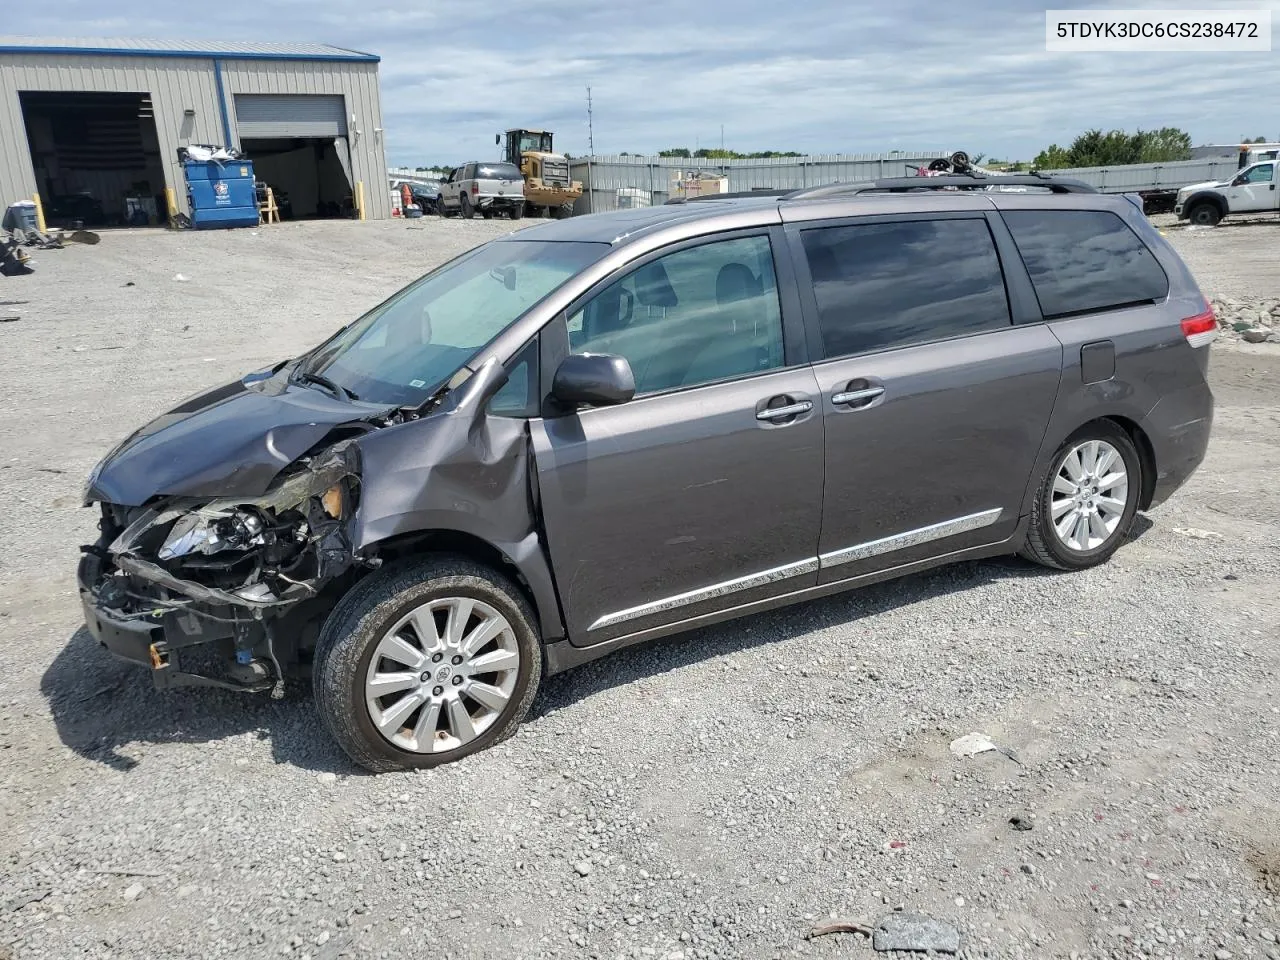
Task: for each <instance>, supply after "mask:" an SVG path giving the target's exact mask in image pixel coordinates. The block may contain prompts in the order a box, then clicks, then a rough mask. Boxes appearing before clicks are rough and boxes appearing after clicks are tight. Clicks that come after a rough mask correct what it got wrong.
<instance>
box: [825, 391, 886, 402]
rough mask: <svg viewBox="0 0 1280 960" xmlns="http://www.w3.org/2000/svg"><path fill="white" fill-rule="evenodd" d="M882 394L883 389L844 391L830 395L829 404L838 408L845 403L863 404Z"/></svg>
mask: <svg viewBox="0 0 1280 960" xmlns="http://www.w3.org/2000/svg"><path fill="white" fill-rule="evenodd" d="M883 393H884V387H864V388H863V389H861V390H844V391H841V392H840V393H833V394H832V395H831V402H832V403H834V404H835V405H836V406H838V407H843V406H844V405H845V404H847V403H865V402H867V401H868V400H874V399H875V398H876V397H878V396H880V395H881V394H883Z"/></svg>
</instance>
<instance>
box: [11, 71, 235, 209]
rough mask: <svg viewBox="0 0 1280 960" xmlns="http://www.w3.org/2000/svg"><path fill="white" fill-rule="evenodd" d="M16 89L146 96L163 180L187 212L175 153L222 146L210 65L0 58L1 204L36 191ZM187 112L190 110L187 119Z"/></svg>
mask: <svg viewBox="0 0 1280 960" xmlns="http://www.w3.org/2000/svg"><path fill="white" fill-rule="evenodd" d="M21 90H43V91H54V92H65V93H81V92H84V93H90V92H100V93H147V94H150V95H151V102H152V104H153V106H154V112H155V122H156V136H157V138H158V140H159V143H160V159H161V163H162V164H163V165H164V172H165V182H166V185H167V186H171V187H174V188H175V193H176V195H177V198H178V204H179V206H180V207H181V208H183V209H185V208H186V196H185V194H186V189H185V185H184V183H183V179H182V170H181V168H180V167H179V165H178V159H177V149H178V147H179V146H183V145H186V144H188V143H219V142H220V141H221V140H222V134H221V132H220V131H221V119H220V115H219V111H218V98H217V92H216V89H215V86H214V80H213V62H212V61H209V60H182V59H168V58H164V57H148V58H146V59H142V58H139V57H130V56H119V57H97V56H57V57H52V56H47V55H43V54H19V55H15V54H3V55H0V206H3V205H6V204H8V203H11V202H13V201H14V200H18V199H29V198H30V197H31V196H32V194H34V193H35V192H36V190H37V184H36V181H35V172H34V171H33V170H32V168H31V153H30V149H29V147H28V145H27V130H26V124H25V123H24V122H23V119H22V106H21V103H20V102H19V100H18V92H19V91H21ZM187 110H191V111H193V112H192V113H191V114H190V115H188V114H187V113H186V111H187Z"/></svg>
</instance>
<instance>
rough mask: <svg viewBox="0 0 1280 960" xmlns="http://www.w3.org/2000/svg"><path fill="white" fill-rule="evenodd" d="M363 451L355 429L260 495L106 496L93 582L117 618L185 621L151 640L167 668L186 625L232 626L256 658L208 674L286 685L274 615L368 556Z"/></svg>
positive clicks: (221, 629) (97, 596) (220, 632)
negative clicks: (357, 538)
mask: <svg viewBox="0 0 1280 960" xmlns="http://www.w3.org/2000/svg"><path fill="white" fill-rule="evenodd" d="M357 461H358V454H357V451H356V448H355V446H354V444H353V442H352V441H350V440H347V441H342V442H339V443H337V444H335V445H333V446H331V447H328V448H327V449H324V450H323V451H321V452H319V453H318V454H316V455H314V456H307V457H303V458H301V459H300V460H298V461H297V462H296V463H295V464H294V465H293V467H292V468H291V470H290V471H289V472H288V473H286V474H285V475H283V476H282V477H281V478H280V479H279V480H278V481H277V482H276V483H274V484H273V485H272V486H271V488H270V489H269V490H268V491H267V492H266V493H265V494H263V495H262V496H260V497H256V498H249V499H242V498H236V499H217V500H205V499H199V498H194V499H193V498H185V497H170V498H162V499H159V501H158V502H156V503H154V504H152V505H149V506H144V507H122V506H118V505H115V504H106V503H104V504H102V505H101V509H102V519H101V520H100V521H99V528H100V529H101V531H102V536H101V537H100V539H99V541H98V543H97V544H95V545H94V546H92V547H86V548H85V553H86V556H85V562H84V563H82V567H81V572H82V576H81V582H82V589H87V591H88V593H89V594H90V595H91V597H92V600H93V602H94V605H95V606H96V607H97V608H98V610H99V612H100V613H104V614H107V615H109V616H110V617H111V618H112V620H120V621H123V622H125V623H129V624H133V625H134V626H137V627H141V628H143V629H146V630H148V631H149V630H150V629H152V628H154V627H156V626H165V625H166V621H168V624H167V626H170V627H174V626H176V627H177V628H178V629H177V630H176V631H175V630H172V629H166V630H165V640H164V641H161V642H160V643H159V644H157V643H156V642H154V641H153V642H152V643H151V644H150V646H149V648H148V651H147V652H148V655H149V657H150V659H151V661H152V666H153V667H155V668H156V669H158V670H159V669H163V668H164V667H165V666H167V665H168V663H170V662H171V660H172V657H173V655H174V653H175V652H176V651H177V650H179V649H181V648H182V644H181V640H180V639H179V641H178V643H177V644H175V643H174V641H173V636H174V634H175V633H176V634H177V636H178V637H179V638H181V637H182V636H189V637H191V638H192V639H193V645H194V642H199V643H205V642H208V641H209V640H210V639H211V636H212V637H215V638H216V637H218V636H222V637H224V638H226V639H229V640H230V641H231V642H232V645H233V646H234V656H233V657H232V658H230V659H232V660H233V662H234V665H235V667H238V668H244V669H233V671H232V673H231V674H230V675H228V676H226V677H224V678H221V680H220V682H215V681H218V679H219V678H215V677H205V678H204V679H205V680H207V681H209V683H208V684H202V685H217V686H226V685H230V686H234V687H245V686H248V687H249V688H256V689H261V688H265V687H266V686H274V685H276V684H278V683H279V681H280V677H281V676H282V675H283V674H284V673H285V672H286V670H285V669H284V665H283V664H281V663H280V662H279V658H280V651H279V650H277V649H275V646H274V644H273V636H272V634H273V627H274V626H276V624H275V623H273V621H280V620H282V619H285V618H287V617H289V616H290V614H291V613H292V612H296V610H297V608H298V607H299V606H300V605H302V604H303V603H304V601H308V600H314V599H315V598H317V597H319V596H320V593H321V590H322V588H323V587H324V586H325V585H327V584H330V583H333V582H334V581H336V580H338V579H339V578H341V577H342V576H343V574H345V573H347V572H348V571H349V570H350V569H351V568H352V567H353V566H356V565H358V564H359V563H361V561H359V560H358V558H357V555H356V552H355V549H354V546H353V543H352V538H351V534H350V529H349V521H350V520H351V518H352V516H353V515H354V512H355V508H356V506H357V505H358V503H359V496H360V481H359V464H358V462H357ZM377 562H378V561H377V560H370V561H368V562H367V565H369V566H375V565H377ZM86 574H88V575H87V576H86ZM315 613H316V611H314V610H313V611H311V612H310V614H309V616H310V617H314V615H315ZM196 638H199V639H198V640H196ZM289 646H290V648H291V649H292V647H293V646H294V644H290V645H289ZM292 655H293V654H292V653H290V656H292ZM166 658H168V659H166ZM264 659H265V661H271V669H270V670H268V669H267V666H266V663H265V662H263V661H264ZM174 673H175V674H177V673H178V671H176V670H175V671H174ZM183 676H184V678H186V679H185V682H191V680H190V678H189V677H186V675H183ZM268 677H272V678H273V679H272V681H271V682H268Z"/></svg>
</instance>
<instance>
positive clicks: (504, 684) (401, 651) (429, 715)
mask: <svg viewBox="0 0 1280 960" xmlns="http://www.w3.org/2000/svg"><path fill="white" fill-rule="evenodd" d="M519 672H520V648H519V646H518V645H517V642H516V637H515V633H514V631H513V630H512V628H511V624H510V623H508V622H507V620H506V618H505V617H503V616H502V614H500V613H499V612H498V611H497V610H495V609H494V608H493V607H491V606H489V605H488V604H487V603H484V602H483V601H480V600H475V599H472V598H470V597H444V598H438V599H435V600H430V601H428V602H426V603H424V604H422V605H420V606H418V607H415V608H414V609H413V610H411V611H409V612H408V613H407V614H405V615H404V616H403V617H402V618H401V619H400V620H399V621H397V622H396V623H395V624H394V625H393V626H392V627H391V629H390V630H388V631H387V632H386V633H385V634H384V635H383V637H382V639H381V640H380V641H379V642H378V646H377V648H376V649H375V650H374V653H373V658H372V659H371V660H370V661H369V668H368V670H367V671H366V674H365V684H364V690H365V703H366V705H367V707H368V710H369V718H370V719H371V720H372V721H373V725H374V728H375V729H377V730H378V732H379V733H381V734H382V736H383V737H385V738H386V739H387V740H389V741H390V742H391V743H393V744H394V745H395V746H397V747H399V748H400V749H402V750H408V751H411V752H413V753H443V752H446V751H449V750H456V749H457V748H459V747H462V746H465V745H466V744H468V743H470V742H471V741H472V740H474V739H475V738H476V737H478V736H480V735H481V734H483V733H484V732H485V731H486V730H488V729H489V728H490V727H491V726H493V724H494V723H496V722H497V720H498V718H499V717H500V716H501V714H502V712H503V710H504V709H505V708H506V707H507V704H508V703H509V702H510V699H511V695H512V692H513V691H514V690H515V686H516V680H517V678H518V675H519Z"/></svg>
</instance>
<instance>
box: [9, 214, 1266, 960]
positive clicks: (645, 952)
mask: <svg viewBox="0 0 1280 960" xmlns="http://www.w3.org/2000/svg"><path fill="white" fill-rule="evenodd" d="M510 226H511V225H510V224H499V223H496V222H493V223H483V222H462V221H445V222H441V221H429V222H425V223H422V224H421V225H413V226H410V225H406V224H403V223H398V222H396V223H383V224H372V223H371V224H358V225H357V224H337V223H329V224H307V225H284V226H280V227H273V228H269V229H263V230H257V231H233V232H226V233H216V234H168V233H164V232H159V231H154V232H120V233H113V234H108V235H106V236H104V239H103V241H102V243H101V245H100V246H98V247H94V248H88V247H75V248H71V249H67V250H63V251H56V252H49V253H44V254H40V255H39V256H38V260H39V271H38V273H37V274H35V275H34V276H31V277H27V278H23V279H21V280H5V281H0V301H3V302H0V314H8V313H17V314H20V315H21V319H20V320H19V321H17V322H14V323H6V324H0V358H2V359H0V374H2V380H0V382H2V384H3V391H4V402H3V404H0V491H2V492H3V494H4V497H3V499H4V503H5V507H6V508H5V509H4V510H3V511H0V958H5V960H9V958H10V957H12V958H28V957H31V958H36V957H40V958H58V960H63V958H72V957H118V958H125V957H129V958H148V960H150V958H168V957H191V958H196V957H199V958H208V957H228V958H230V957H235V958H249V957H266V956H293V957H299V958H301V957H312V958H317V960H318V958H326V960H328V958H335V957H339V956H384V957H392V956H395V957H428V956H431V957H437V956H450V957H468V958H470V957H477V958H479V957H495V958H496V957H528V958H532V957H553V956H554V957H580V956H581V957H632V956H634V957H667V958H671V960H675V958H689V957H751V958H756V957H761V958H765V957H775V956H792V955H794V954H799V955H805V956H812V957H833V958H834V957H845V956H850V957H854V956H871V955H872V953H871V948H870V946H869V945H868V943H867V941H866V940H865V939H863V938H860V937H855V936H851V935H838V936H828V937H823V938H820V939H816V940H813V941H807V940H806V939H805V935H806V933H807V932H808V931H809V930H810V929H811V928H812V927H813V926H815V925H817V924H821V923H824V922H827V921H828V920H829V918H831V917H839V918H844V919H853V920H859V921H864V922H872V923H874V922H875V921H876V920H877V919H878V918H879V917H881V916H883V915H884V914H886V913H889V912H891V911H892V910H893V909H894V908H895V907H899V906H903V907H905V908H906V909H908V910H916V911H921V912H924V913H927V914H929V915H932V916H934V917H938V918H941V919H944V920H946V921H948V922H950V923H952V924H954V925H955V926H956V927H957V928H958V929H959V930H960V931H961V933H962V935H963V938H964V949H963V952H964V954H965V955H966V956H971V957H979V956H983V957H987V956H989V957H1001V958H1006V957H1007V958H1016V957H1025V958H1057V957H1063V958H1066V957H1092V958H1102V957H1133V956H1157V957H1170V958H1184V957H1185V958H1193V957H1216V958H1219V960H1225V958H1229V957H1263V956H1267V957H1270V958H1273V960H1274V958H1280V952H1277V946H1276V943H1275V938H1276V936H1277V934H1280V916H1278V915H1277V914H1278V911H1277V905H1276V898H1277V897H1278V896H1280V800H1278V797H1280V762H1278V761H1277V757H1278V756H1280V683H1278V682H1277V675H1278V673H1280V644H1278V643H1277V641H1278V640H1280V519H1278V518H1280V485H1278V484H1277V477H1280V347H1278V346H1274V345H1269V344H1263V345H1260V346H1256V347H1248V346H1241V345H1230V346H1225V347H1224V346H1219V347H1215V348H1214V350H1215V355H1214V358H1213V362H1212V366H1213V386H1214V390H1215V393H1216V395H1217V399H1218V404H1219V406H1218V414H1217V417H1218V419H1217V423H1216V426H1215V435H1214V440H1213V446H1212V449H1211V450H1210V454H1209V457H1208V459H1207V461H1206V463H1205V465H1204V466H1203V467H1202V469H1201V470H1200V471H1199V473H1198V474H1197V475H1196V476H1195V478H1194V479H1193V480H1192V482H1191V483H1190V484H1189V485H1188V486H1187V487H1185V488H1184V489H1183V490H1182V491H1181V492H1180V493H1179V494H1178V495H1176V496H1175V497H1174V499H1173V500H1172V501H1171V502H1169V503H1168V504H1166V505H1165V506H1163V507H1161V508H1160V509H1159V510H1157V511H1154V512H1153V513H1152V515H1151V516H1150V518H1149V519H1148V518H1141V519H1140V521H1139V523H1138V525H1137V527H1136V528H1135V531H1134V538H1133V540H1132V542H1131V543H1129V544H1127V545H1126V546H1125V547H1123V548H1122V549H1121V551H1120V552H1119V553H1118V554H1117V556H1116V557H1115V558H1114V560H1113V561H1112V562H1111V563H1110V564H1108V565H1107V566H1106V567H1104V568H1101V569H1098V570H1094V571H1090V572H1087V573H1082V574H1070V575H1067V574H1048V573H1046V572H1044V571H1042V570H1039V569H1035V568H1032V567H1030V566H1027V565H1025V564H1023V563H1021V562H1017V561H1014V560H1001V561H993V562H983V563H970V564H964V565H960V566H957V567H953V568H950V569H945V570H940V571H936V572H933V573H930V574H927V575H922V576H916V577H912V578H909V579H905V580H902V581H899V582H896V583H890V584H885V585H881V586H877V587H873V588H869V589H865V590H863V591H860V592H857V593H854V594H849V595H845V596H841V597H835V598H831V599H828V600H825V601H821V602H815V603H810V604H807V605H803V606H798V607H794V608H791V609H788V610H784V611H780V612H775V613H771V614H768V615H763V616H757V617H753V618H750V619H746V620H743V621H740V622H737V623H732V624H728V625H724V626H720V627H716V628H712V629H706V630H702V631H699V632H697V633H695V634H692V635H690V636H688V637H686V638H683V639H681V640H678V641H674V642H670V643H666V644H659V645H655V646H649V647H646V648H641V649H635V650H632V651H628V652H625V653H623V654H621V655H618V656H615V657H613V658H611V659H609V660H606V661H602V662H600V663H597V664H594V665H591V666H589V667H587V668H584V669H582V670H580V671H577V672H575V673H571V674H569V675H566V676H562V677H558V678H555V679H554V680H552V681H550V682H549V683H548V684H547V685H546V688H545V690H544V692H543V693H542V695H541V696H540V698H539V701H538V703H537V704H536V705H535V708H534V713H533V716H532V717H531V719H530V721H529V722H528V723H527V724H526V726H525V727H524V728H523V730H522V731H521V733H520V734H519V735H518V736H517V737H516V738H514V739H513V740H511V741H509V742H508V743H506V744H504V745H502V746H500V747H498V748H496V749H494V750H491V751H489V752H487V753H484V754H481V755H479V756H476V757H473V758H470V759H468V760H466V761H464V762H462V763H459V764H456V765H453V766H451V767H447V768H442V769H439V770H436V771H434V772H431V773H426V774H418V775H414V774H403V775H401V774H396V775H387V776H382V777H376V778H375V777H369V776H364V775H362V774H361V773H360V772H359V771H358V770H356V769H355V768H353V767H352V765H351V764H350V763H348V762H347V761H346V760H345V759H344V757H343V756H341V755H340V754H339V752H338V751H337V749H336V748H335V747H334V746H333V745H332V744H331V742H330V741H329V740H328V739H327V738H326V736H325V735H324V733H323V731H322V729H321V728H320V727H319V725H318V719H317V717H316V715H315V713H314V710H313V708H312V705H311V702H310V700H309V698H305V697H301V698H297V699H290V700H286V701H283V702H273V701H270V700H269V699H266V698H265V697H264V698H254V697H237V696H235V695H231V694H223V693H217V692H209V691H178V692H171V693H170V692H165V693H161V692H157V691H155V690H153V689H152V688H151V685H150V679H149V678H148V677H147V676H145V675H144V674H143V672H142V671H139V670H136V669H133V668H131V667H128V666H124V665H120V664H117V663H115V662H113V661H112V660H111V659H110V658H109V657H108V655H107V654H106V653H105V652H103V651H101V650H99V649H98V648H97V647H96V646H95V645H94V644H93V643H92V642H91V641H90V640H89V638H88V637H87V635H86V633H85V632H84V631H83V630H82V629H80V615H79V605H78V602H77V599H76V596H75V591H74V582H73V571H74V566H75V562H76V558H77V552H78V551H77V547H78V545H79V544H81V543H84V542H87V541H89V540H91V539H92V536H93V533H92V531H93V521H94V517H93V515H92V513H91V512H90V511H87V510H82V509H80V508H79V506H78V496H79V490H80V486H81V483H82V481H83V478H84V477H85V475H86V474H87V473H88V471H89V469H90V468H91V467H92V465H93V463H94V462H95V461H96V460H97V459H98V458H99V457H100V456H101V455H102V454H103V453H104V452H105V451H106V450H107V449H108V447H109V446H110V445H111V444H112V443H114V442H115V441H116V440H117V439H118V438H119V437H120V436H121V435H123V434H124V433H126V432H127V431H128V430H130V429H132V428H133V427H134V426H136V425H138V424H140V423H141V422H143V421H144V420H146V419H148V418H150V417H151V416H153V415H155V414H157V413H159V412H160V411H161V410H163V409H165V408H166V407H168V406H171V405H172V404H173V403H174V402H175V401H177V400H179V399H180V398H182V397H183V396H186V395H187V394H190V393H192V392H194V391H195V390H196V389H197V388H200V387H203V386H206V385H209V384H213V383H215V382H219V381H223V380H226V379H229V378H231V377H233V376H236V375H238V374H240V373H242V372H244V371H246V370H249V369H253V368H255V367H257V366H261V365H263V364H264V363H266V362H268V361H271V360H275V359H279V358H282V357H284V356H287V355H292V354H296V353H297V352H299V349H300V348H301V347H304V346H307V345H309V344H311V343H313V342H315V341H318V340H319V339H321V338H322V337H323V336H324V335H325V334H326V333H327V332H329V331H330V330H331V329H332V328H333V327H334V326H335V325H337V324H338V323H340V322H343V321H345V320H347V319H349V318H350V317H352V316H354V315H355V314H357V313H358V312H360V311H361V310H362V309H363V308H365V307H368V306H370V305H372V304H374V303H375V302H377V301H378V300H380V299H382V298H383V297H384V296H385V295H386V294H388V293H389V292H390V291H392V290H394V289H395V288H396V287H397V286H398V285H399V284H401V283H402V282H403V281H405V280H407V279H409V278H410V277H412V276H415V275H416V274H418V273H420V272H422V271H423V270H424V269H425V268H426V267H428V266H430V265H432V264H433V263H436V262H438V261H440V260H442V259H444V258H446V257H448V256H451V255H453V254H455V253H457V252H460V251H461V250H463V249H465V248H466V247H468V246H470V245H471V244H473V243H476V242H479V241H481V240H483V239H487V238H488V237H490V236H492V235H495V234H496V233H498V232H501V231H503V230H506V229H510ZM1275 237H1276V233H1275V228H1274V226H1272V225H1265V224H1262V225H1254V226H1249V227H1235V228H1231V229H1227V228H1221V229H1218V230H1213V231H1197V232H1184V231H1170V238H1171V239H1172V240H1173V242H1174V243H1175V245H1177V246H1178V247H1180V248H1181V249H1182V250H1183V251H1184V254H1185V255H1186V256H1187V258H1188V261H1189V263H1190V264H1191V267H1192V269H1193V270H1194V271H1195V272H1196V273H1197V275H1198V276H1199V277H1200V278H1201V280H1202V283H1203V285H1204V286H1205V288H1206V292H1208V293H1212V294H1219V295H1230V296H1250V297H1263V296H1270V297H1275V296H1280V256H1277V252H1276V251H1277V247H1276V244H1275ZM179 274H180V275H181V276H183V277H185V278H186V279H185V280H179V279H176V275H179ZM974 731H982V732H985V733H986V734H988V735H990V736H991V737H993V738H994V739H996V740H997V741H998V742H1000V743H1001V744H1004V745H1007V746H1008V747H1010V748H1012V750H1013V751H1015V752H1016V754H1017V756H1018V758H1019V760H1020V761H1021V762H1020V763H1017V762H1014V761H1013V760H1011V759H1009V758H1007V757H1006V756H1004V755H1002V754H998V753H984V754H981V755H979V756H977V757H974V758H972V759H968V760H957V759H955V758H954V757H953V756H952V755H951V753H950V751H949V750H948V744H949V742H950V741H951V740H953V739H954V738H956V737H959V736H961V735H963V734H967V733H970V732H974ZM1014 816H1018V817H1022V818H1023V819H1024V823H1025V824H1029V825H1031V826H1032V828H1033V829H1031V830H1029V831H1025V830H1015V829H1013V827H1012V826H1011V825H1010V823H1009V821H1010V818H1011V817H1014Z"/></svg>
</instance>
